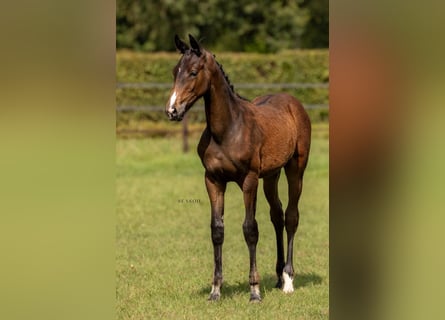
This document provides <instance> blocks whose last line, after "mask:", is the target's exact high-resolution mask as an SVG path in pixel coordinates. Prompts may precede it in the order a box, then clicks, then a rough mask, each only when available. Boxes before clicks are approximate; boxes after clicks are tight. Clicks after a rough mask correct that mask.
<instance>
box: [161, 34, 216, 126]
mask: <svg viewBox="0 0 445 320" xmlns="http://www.w3.org/2000/svg"><path fill="white" fill-rule="evenodd" d="M189 38H190V46H191V48H189V46H188V45H187V44H186V43H184V42H183V41H182V40H181V39H179V37H178V36H175V43H176V48H178V50H179V51H180V52H181V53H182V57H181V59H180V60H179V62H178V64H177V65H176V67H174V69H173V76H174V85H173V88H172V90H171V93H170V99H169V100H168V102H167V105H166V108H165V111H166V113H167V116H168V118H169V119H170V120H176V121H181V120H182V118H183V117H184V115H185V113H186V112H187V111H188V110H189V109H190V108H191V107H192V106H193V104H194V103H195V102H196V100H198V99H199V98H201V97H202V96H203V95H204V93H205V92H206V91H207V90H208V89H209V85H210V82H209V80H208V79H209V70H207V68H206V67H205V63H206V57H207V55H208V52H206V51H205V50H203V49H202V48H201V46H200V45H199V43H198V42H197V41H196V40H195V38H193V37H192V36H191V35H189Z"/></svg>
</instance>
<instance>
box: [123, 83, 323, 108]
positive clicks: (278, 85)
mask: <svg viewBox="0 0 445 320" xmlns="http://www.w3.org/2000/svg"><path fill="white" fill-rule="evenodd" d="M234 86H235V87H236V88H238V89H313V88H326V89H327V88H329V83H300V82H286V83H237V84H234ZM116 88H118V89H125V88H136V89H171V88H172V84H171V83H164V82H118V83H117V84H116ZM197 106H198V108H194V109H191V110H190V112H200V111H201V110H200V109H199V107H200V105H197ZM304 107H305V108H306V109H326V108H329V105H327V104H307V105H304ZM164 108H165V107H164V106H147V105H145V106H144V105H142V106H122V105H121V106H116V111H117V112H128V111H143V112H164Z"/></svg>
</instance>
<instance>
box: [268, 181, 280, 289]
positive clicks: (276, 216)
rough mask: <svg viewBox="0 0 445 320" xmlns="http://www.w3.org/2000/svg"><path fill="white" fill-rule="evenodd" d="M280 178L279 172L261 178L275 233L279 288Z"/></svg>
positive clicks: (278, 286) (276, 268) (278, 284)
mask: <svg viewBox="0 0 445 320" xmlns="http://www.w3.org/2000/svg"><path fill="white" fill-rule="evenodd" d="M279 178H280V172H278V173H276V174H274V175H272V176H269V177H265V178H264V179H263V181H264V183H263V189H264V195H265V196H266V199H267V202H268V203H269V206H270V220H271V221H272V224H273V226H274V228H275V235H276V240H277V263H276V267H275V270H276V273H277V277H278V282H277V285H276V287H277V288H281V287H282V286H283V279H282V274H283V268H284V248H283V230H284V213H283V208H282V206H281V201H280V198H279V197H278V179H279Z"/></svg>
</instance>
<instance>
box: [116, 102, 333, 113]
mask: <svg viewBox="0 0 445 320" xmlns="http://www.w3.org/2000/svg"><path fill="white" fill-rule="evenodd" d="M196 106H197V108H193V109H190V110H189V111H188V112H192V113H194V112H202V111H203V110H202V109H200V107H204V106H203V105H196ZM304 108H305V109H308V110H311V109H328V108H329V105H328V104H308V105H304ZM116 111H117V112H127V111H143V112H164V111H165V106H117V107H116Z"/></svg>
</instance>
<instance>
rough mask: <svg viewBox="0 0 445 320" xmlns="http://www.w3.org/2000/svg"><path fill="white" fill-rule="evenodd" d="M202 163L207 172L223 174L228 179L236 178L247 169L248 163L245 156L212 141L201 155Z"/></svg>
mask: <svg viewBox="0 0 445 320" xmlns="http://www.w3.org/2000/svg"><path fill="white" fill-rule="evenodd" d="M201 159H202V163H203V165H204V167H205V169H206V171H207V172H209V173H212V174H214V175H218V176H223V177H225V178H226V179H228V180H231V179H234V177H236V176H237V175H239V174H240V173H242V172H244V171H246V168H247V164H246V161H245V159H243V157H240V156H239V155H238V154H236V153H233V152H230V151H228V150H225V149H224V148H222V147H221V146H219V145H217V144H216V143H215V142H211V143H210V144H209V145H208V147H207V148H206V150H205V151H204V153H203V154H202V155H201Z"/></svg>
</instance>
